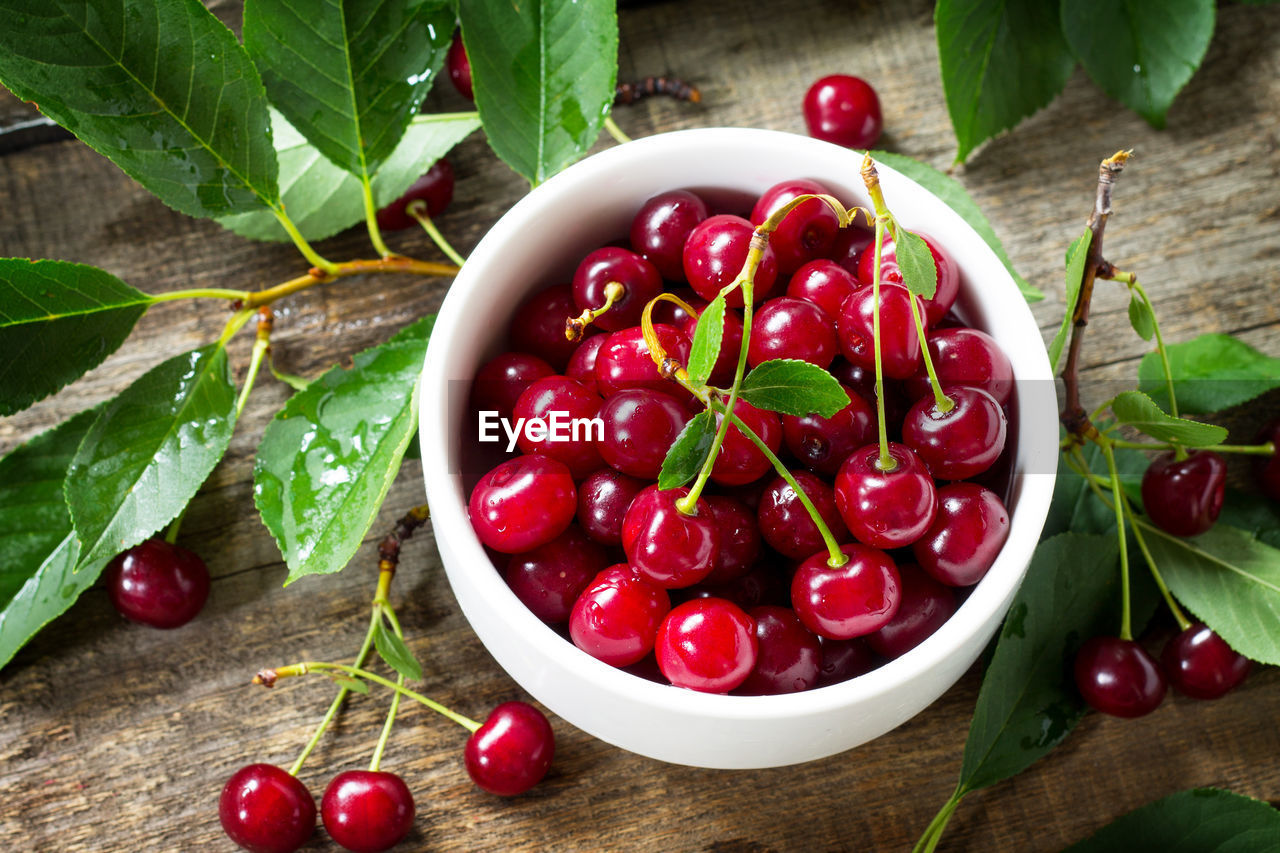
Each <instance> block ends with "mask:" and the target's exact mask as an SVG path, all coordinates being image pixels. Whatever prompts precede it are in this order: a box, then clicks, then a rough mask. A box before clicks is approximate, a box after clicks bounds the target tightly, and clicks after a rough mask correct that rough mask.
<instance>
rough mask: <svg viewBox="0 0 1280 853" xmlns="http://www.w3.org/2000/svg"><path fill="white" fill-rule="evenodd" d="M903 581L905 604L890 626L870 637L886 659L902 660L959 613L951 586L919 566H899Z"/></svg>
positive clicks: (868, 640) (874, 646)
mask: <svg viewBox="0 0 1280 853" xmlns="http://www.w3.org/2000/svg"><path fill="white" fill-rule="evenodd" d="M898 574H899V575H900V576H901V578H902V603H901V604H900V605H899V606H898V612H897V613H895V614H894V616H893V618H892V619H890V620H889V623H888V624H887V625H885V626H884V627H883V628H881V629H880V630H879V631H876V632H875V633H874V634H868V635H867V645H869V646H871V648H872V649H874V650H875V652H876V653H877V654H879V655H881V656H882V657H886V658H889V659H890V660H892V659H893V658H897V657H901V656H902V655H904V654H906V653H907V652H909V651H911V650H912V649H914V648H915V647H916V646H918V645H920V644H921V643H922V642H924V641H925V640H926V639H927V638H928V637H930V636H931V635H932V634H933V633H934V632H935V631H937V630H938V629H939V628H941V627H942V625H943V623H945V622H946V621H947V620H948V619H950V618H951V616H952V614H954V613H955V612H956V595H955V593H954V592H953V591H952V590H951V588H950V587H947V586H943V585H942V584H940V583H938V582H937V581H936V580H934V579H933V578H931V577H929V576H928V575H927V574H925V573H924V572H923V571H921V570H920V567H919V566H913V565H911V564H909V563H908V564H907V565H905V566H899V567H898Z"/></svg>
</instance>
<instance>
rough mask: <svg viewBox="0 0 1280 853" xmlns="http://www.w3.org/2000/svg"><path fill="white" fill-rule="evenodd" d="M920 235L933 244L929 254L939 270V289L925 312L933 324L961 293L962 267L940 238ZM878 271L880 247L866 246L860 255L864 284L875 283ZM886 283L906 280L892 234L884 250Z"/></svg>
mask: <svg viewBox="0 0 1280 853" xmlns="http://www.w3.org/2000/svg"><path fill="white" fill-rule="evenodd" d="M918 236H919V237H920V238H921V239H922V240H924V242H925V245H926V246H928V247H929V254H931V255H933V264H934V268H935V270H936V272H937V281H936V284H937V290H936V291H935V292H934V294H933V298H931V299H925V300H924V307H925V311H926V313H927V314H928V317H927V318H926V322H927V323H928V324H929V325H930V326H932V325H933V324H934V323H936V322H938V321H939V320H941V319H942V317H943V315H945V314H946V313H947V312H948V311H950V310H951V306H952V305H954V304H955V301H956V296H958V295H959V294H960V268H959V267H958V266H956V262H955V261H954V260H952V258H951V255H949V254H948V253H947V251H946V250H945V249H943V248H942V247H941V246H940V245H938V242H937V241H936V240H934V239H933V238H932V237H929V236H926V235H924V234H920V235H918ZM875 270H876V247H875V244H872V245H870V246H869V247H868V248H866V249H863V250H862V256H861V257H860V258H858V280H859V281H861V282H862V283H863V284H871V282H872V280H873V278H874V276H875ZM885 282H893V283H894V284H901V283H902V269H901V268H900V267H899V266H898V255H897V249H896V247H895V245H894V242H893V240H892V239H891V238H888V237H886V238H885V241H884V245H883V246H882V247H881V252H880V283H881V284H884V283H885Z"/></svg>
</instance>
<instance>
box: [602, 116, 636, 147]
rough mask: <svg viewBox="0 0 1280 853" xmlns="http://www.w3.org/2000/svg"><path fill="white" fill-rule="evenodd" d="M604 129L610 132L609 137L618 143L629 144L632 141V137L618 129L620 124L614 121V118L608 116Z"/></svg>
mask: <svg viewBox="0 0 1280 853" xmlns="http://www.w3.org/2000/svg"><path fill="white" fill-rule="evenodd" d="M604 129H605V130H607V131H609V135H610V136H612V137H613V140H614V141H615V142H617V143H620V144H621V143H627V142H630V141H631V137H630V136H627V135H626V134H625V133H623V132H622V128H620V127H618V123H617V122H615V121H614V120H613V116H607V117H606V118H605V120H604Z"/></svg>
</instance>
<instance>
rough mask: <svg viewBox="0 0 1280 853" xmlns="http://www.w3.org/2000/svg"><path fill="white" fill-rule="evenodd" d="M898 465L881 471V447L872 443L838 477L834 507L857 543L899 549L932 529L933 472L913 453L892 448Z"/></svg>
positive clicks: (852, 457) (934, 511) (935, 504)
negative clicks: (837, 509)
mask: <svg viewBox="0 0 1280 853" xmlns="http://www.w3.org/2000/svg"><path fill="white" fill-rule="evenodd" d="M889 456H890V457H892V459H893V461H894V462H895V463H896V464H895V467H894V468H893V470H891V471H882V470H880V466H879V460H880V447H879V445H876V444H869V445H867V446H866V447H862V448H859V449H858V450H856V451H854V452H853V454H851V455H850V456H849V458H848V459H846V460H845V463H844V465H842V466H840V471H839V473H837V474H836V484H835V486H836V506H838V507H840V515H842V516H843V517H844V523H845V526H846V527H848V528H849V532H850V533H852V534H853V536H854V538H855V539H857V540H858V541H859V542H861V543H863V544H864V545H870V546H872V547H873V548H901V547H903V546H906V545H910V544H911V543H912V542H915V541H916V540H917V539H919V538H920V537H921V536H923V535H924V533H925V531H927V530H928V529H929V526H930V525H931V524H933V520H934V516H935V515H936V514H937V510H938V495H937V492H936V490H935V489H934V485H933V478H932V477H930V476H929V471H928V469H927V468H925V467H924V463H922V462H921V461H920V457H918V456H916V454H915V452H914V451H913V450H911V448H909V447H907V446H906V445H903V444H897V443H894V442H890V443H889Z"/></svg>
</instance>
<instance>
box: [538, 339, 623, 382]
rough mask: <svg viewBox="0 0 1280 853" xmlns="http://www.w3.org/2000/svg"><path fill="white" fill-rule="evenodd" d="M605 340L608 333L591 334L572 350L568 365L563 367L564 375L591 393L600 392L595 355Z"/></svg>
mask: <svg viewBox="0 0 1280 853" xmlns="http://www.w3.org/2000/svg"><path fill="white" fill-rule="evenodd" d="M607 340H609V336H608V335H591V336H590V337H588V338H585V339H584V340H583V341H582V343H580V344H578V348H577V349H576V350H574V351H573V355H572V356H570V357H569V366H568V367H566V368H565V369H564V375H565V376H568V377H569V378H570V379H576V380H578V381H579V382H581V383H582V384H583V385H585V386H586V387H587V388H588V389H590V391H591V393H593V394H600V383H598V382H596V356H597V355H599V354H600V348H601V347H602V346H604V344H605V341H607ZM551 372H552V373H554V372H555V371H554V370H553V371H551ZM600 396H602V397H603V396H604V395H603V394H600Z"/></svg>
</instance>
